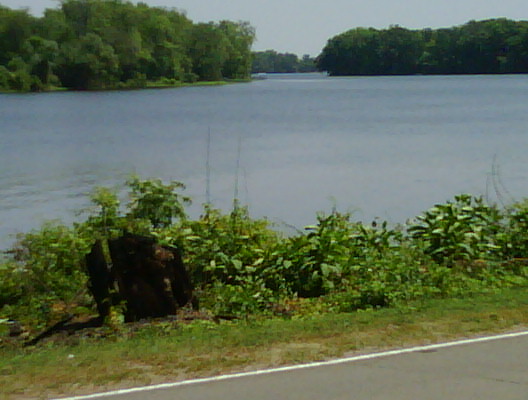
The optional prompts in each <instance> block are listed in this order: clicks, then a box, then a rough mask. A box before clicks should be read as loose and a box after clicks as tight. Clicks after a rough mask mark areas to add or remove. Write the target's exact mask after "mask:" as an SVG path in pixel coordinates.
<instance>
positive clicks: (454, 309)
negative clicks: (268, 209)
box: [0, 177, 528, 396]
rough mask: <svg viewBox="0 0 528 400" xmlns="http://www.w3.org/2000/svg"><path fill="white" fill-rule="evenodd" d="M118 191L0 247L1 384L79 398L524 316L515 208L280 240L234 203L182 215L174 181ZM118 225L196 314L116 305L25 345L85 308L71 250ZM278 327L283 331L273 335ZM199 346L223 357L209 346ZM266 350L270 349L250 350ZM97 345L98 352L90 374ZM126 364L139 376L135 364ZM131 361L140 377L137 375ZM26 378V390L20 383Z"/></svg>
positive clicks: (331, 218) (86, 297)
mask: <svg viewBox="0 0 528 400" xmlns="http://www.w3.org/2000/svg"><path fill="white" fill-rule="evenodd" d="M127 185H128V187H129V202H128V204H126V207H124V208H121V207H120V203H119V200H118V197H117V195H116V194H115V193H113V192H112V191H111V190H109V189H107V188H98V189H96V190H95V191H94V193H93V195H92V201H93V204H94V207H93V210H92V212H91V214H90V215H89V216H88V217H87V218H86V219H85V220H84V221H82V222H78V223H75V224H73V225H72V226H65V225H62V224H58V223H48V224H45V225H44V226H42V228H40V229H39V230H35V231H32V232H29V233H26V234H22V235H20V237H19V240H18V242H17V243H16V244H15V245H14V246H13V248H12V249H11V250H10V251H9V252H8V253H7V254H6V255H5V256H4V258H3V260H2V262H1V264H0V352H1V353H2V357H1V359H2V362H1V363H0V372H1V373H0V382H2V387H3V388H9V389H8V390H9V391H10V392H9V393H11V394H12V395H13V396H15V395H16V394H17V393H18V394H24V395H28V393H30V392H31V391H32V390H34V391H35V390H36V391H39V390H40V391H43V390H46V391H50V393H51V392H53V391H54V390H55V391H57V390H58V391H59V392H60V391H61V390H66V392H68V391H69V390H72V389H71V385H72V384H73V383H74V382H77V381H78V386H76V387H77V391H78V390H79V388H81V389H82V388H84V389H85V390H86V388H87V387H89V385H90V384H95V385H96V386H97V387H113V386H112V385H117V386H123V385H125V386H126V385H127V382H128V385H130V384H132V383H137V382H147V383H148V382H158V381H159V380H163V379H169V378H170V379H176V378H175V376H176V375H173V374H170V373H167V372H163V370H164V369H167V370H171V371H178V373H177V375H178V376H180V377H181V376H185V377H194V376H205V375H208V374H214V373H217V372H219V371H232V370H237V369H238V368H243V367H244V366H250V365H257V366H258V365H277V364H283V363H291V362H299V361H304V360H313V359H320V358H321V357H323V358H324V357H332V356H338V355H341V354H343V353H345V352H349V351H358V350H361V349H366V348H369V347H380V346H381V347H387V346H389V347H390V346H397V345H401V344H404V343H418V342H423V340H424V338H426V339H427V341H436V340H440V339H443V338H451V337H454V336H457V335H467V334H472V333H475V332H480V331H486V332H488V331H490V332H491V331H501V330H505V329H516V328H519V327H520V326H523V325H526V324H527V323H528V321H527V320H526V316H527V315H528V313H527V312H526V311H527V308H526V307H527V304H528V300H527V299H526V296H525V295H524V293H525V292H526V290H525V289H526V287H527V284H528V262H527V258H526V256H527V254H528V236H527V235H528V233H527V232H528V229H527V224H528V204H527V203H526V202H525V201H524V202H520V203H517V204H512V205H511V206H507V207H498V206H495V205H490V204H487V203H486V202H485V201H484V200H483V199H481V198H476V197H473V196H470V195H459V196H456V197H455V198H454V199H453V200H452V201H449V202H446V203H445V204H438V205H436V206H434V207H432V208H431V209H429V210H427V211H426V212H424V213H423V214H422V215H421V216H419V217H417V218H415V219H414V220H413V221H412V222H410V223H408V224H407V225H404V226H394V227H391V226H389V225H388V224H387V223H385V222H379V221H378V222H376V223H373V224H369V225H365V224H362V223H358V222H354V221H353V219H352V216H351V215H349V214H346V213H345V214H344V213H340V212H338V211H337V210H333V211H332V212H330V213H328V214H323V213H320V214H318V217H317V224H315V225H313V226H308V227H306V228H305V229H304V230H303V231H302V232H301V231H300V232H298V234H295V235H292V236H284V235H282V234H281V233H279V232H277V231H276V230H274V229H272V228H273V227H272V226H270V224H269V223H268V221H267V220H264V219H254V218H251V216H250V215H249V214H248V212H247V210H246V209H245V208H243V207H240V206H239V205H238V204H237V203H236V202H235V204H234V208H233V210H232V211H231V212H230V213H227V214H225V213H222V212H221V211H219V210H215V209H213V208H212V207H210V206H206V207H205V208H204V210H203V215H202V216H201V217H200V218H198V219H190V218H188V216H187V215H186V213H185V204H187V203H188V202H189V201H190V199H188V198H186V197H185V196H183V194H182V189H183V185H182V184H181V183H178V182H170V183H163V182H162V181H160V180H157V179H150V180H141V179H139V178H137V177H136V178H131V179H130V180H129V181H128V182H127ZM125 231H126V232H129V233H134V234H141V235H146V236H149V237H152V238H154V239H155V240H156V241H157V242H158V243H160V244H165V245H172V246H176V247H178V248H179V249H181V250H182V252H183V260H184V263H185V266H186V268H187V271H188V273H189V276H190V277H191V281H192V284H193V286H194V290H195V296H196V297H197V300H198V303H199V308H195V309H194V310H191V309H190V308H189V309H188V308H182V309H181V310H180V311H179V312H178V315H179V316H176V317H174V318H169V319H157V320H151V321H150V322H147V321H143V322H141V321H140V322H137V323H133V324H125V323H124V322H123V321H124V318H123V315H124V313H125V312H126V304H123V303H121V304H116V305H113V306H112V310H111V312H110V313H109V315H108V317H107V319H106V320H105V321H104V323H103V325H102V326H100V327H99V328H94V329H87V330H83V331H80V332H78V333H76V334H73V335H72V336H68V335H67V336H64V335H59V337H58V338H57V337H56V338H53V337H52V338H48V339H47V340H44V341H43V342H42V343H39V344H37V345H36V346H37V347H36V348H35V347H24V346H23V345H24V343H27V339H29V338H31V337H34V335H35V334H36V333H38V332H41V331H42V330H44V329H45V328H47V327H49V326H52V325H54V324H56V323H57V322H58V321H61V320H63V319H64V318H65V317H68V318H72V317H75V318H77V320H82V319H83V318H87V317H89V316H90V315H94V314H95V313H96V309H95V308H96V307H95V301H94V299H93V297H92V295H91V292H90V290H89V289H88V275H87V271H86V269H85V268H86V267H85V261H84V260H85V256H86V254H87V253H88V252H89V249H90V247H91V246H92V244H93V243H94V241H95V240H96V239H99V240H101V239H111V238H115V237H118V236H120V235H122V234H123V232H125ZM449 299H451V300H449ZM222 321H224V322H222ZM270 330H271V331H273V332H277V334H276V335H270V334H269V332H270ZM290 331H291V332H290ZM279 332H280V334H279ZM284 332H290V333H291V334H290V333H288V335H287V336H288V338H286V337H285V334H284ZM376 332H377V333H376ZM71 334H72V333H71V332H70V335H71ZM280 338H282V339H280ZM217 341H218V343H217ZM200 343H201V344H200ZM206 343H207V345H206V346H205V344H206ZM212 343H213V344H214V343H216V344H214V345H212ZM288 343H298V345H297V346H295V345H290V344H288ZM202 345H204V346H205V347H203V348H202V347H200V346H202ZM131 346H132V347H131ZM211 346H213V347H214V346H218V349H220V348H221V349H222V351H219V352H216V350H215V351H213V352H211ZM291 346H293V347H291ZM270 347H272V348H276V349H284V354H283V353H280V354H278V353H277V357H276V358H275V359H273V360H272V359H269V360H268V359H265V357H264V358H263V354H268V355H269V354H270V353H269V349H270ZM131 348H137V349H138V350H137V352H136V351H134V352H131V350H130V349H131ZM126 349H128V350H126ZM155 349H157V350H155ZM226 349H227V350H226ZM296 349H297V350H296ZM225 351H227V353H226V352H225ZM277 351H278V350H277ZM281 351H282V350H281ZM99 352H103V353H105V354H107V356H104V358H105V360H106V361H105V363H106V364H105V367H104V368H103V369H101V368H100V365H101V364H100V363H101V357H102V353H99ZM221 353H222V354H221ZM69 354H77V356H78V357H79V358H77V359H75V362H73V361H72V369H71V370H69V372H68V373H65V374H61V376H60V377H58V376H57V373H56V371H57V368H56V367H53V365H55V364H54V363H63V362H64V360H63V358H64V357H68V356H69ZM171 354H172V355H171ZM169 355H170V356H169ZM77 356H76V357H77ZM138 357H139V358H138ZM139 359H141V365H142V367H141V368H140V369H138V368H136V367H133V366H134V365H138V363H139V362H140V361H139ZM90 360H91V361H90ZM123 360H126V363H125V364H126V365H125V364H123ZM92 364H93V366H92V367H89V368H88V369H90V368H91V370H93V371H92V372H93V373H92V372H91V373H89V374H88V375H86V376H87V378H86V379H80V378H79V376H78V373H79V374H80V373H81V372H80V371H81V370H83V371H85V370H86V368H84V367H86V366H90V365H92ZM95 364H97V367H96V366H95ZM57 365H58V364H57ZM129 366H130V368H129ZM154 366H157V367H156V368H154ZM145 368H148V369H149V370H152V374H150V373H149V374H143V373H142V372H141V371H144V370H145ZM152 368H154V369H152ZM103 370H104V371H106V372H104V373H103V374H99V373H97V371H103ZM140 370H141V371H140ZM53 371H55V372H53ZM75 371H77V372H75ZM111 371H113V372H112V373H110V372H111ZM35 374H37V375H38V376H39V380H37V381H36V382H35V383H33V384H28V386H27V387H25V388H24V387H21V386H20V385H19V383H21V382H27V380H28V378H27V377H28V376H31V377H33V378H34V377H35ZM82 374H85V372H82ZM14 378H16V379H14ZM33 378H32V379H33ZM83 382H84V383H83ZM4 383H5V385H4ZM79 385H80V386H79ZM108 385H109V386H108ZM6 390H7V389H6ZM81 391H82V390H81Z"/></svg>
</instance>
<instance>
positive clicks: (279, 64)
mask: <svg viewBox="0 0 528 400" xmlns="http://www.w3.org/2000/svg"><path fill="white" fill-rule="evenodd" d="M315 71H317V68H316V66H315V59H313V58H311V57H310V56H309V55H308V54H305V55H304V56H303V57H302V58H301V59H299V57H297V55H296V54H292V53H277V52H276V51H275V50H266V51H257V52H255V53H253V67H252V69H251V72H252V73H261V72H267V73H292V72H315Z"/></svg>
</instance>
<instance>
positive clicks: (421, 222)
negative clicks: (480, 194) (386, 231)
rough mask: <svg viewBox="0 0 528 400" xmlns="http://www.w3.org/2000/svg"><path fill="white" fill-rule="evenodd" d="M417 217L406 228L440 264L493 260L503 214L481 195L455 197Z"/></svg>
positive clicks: (497, 247)
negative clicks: (488, 203)
mask: <svg viewBox="0 0 528 400" xmlns="http://www.w3.org/2000/svg"><path fill="white" fill-rule="evenodd" d="M417 220H418V222H417V223H416V224H414V225H411V226H409V228H408V231H409V233H410V235H411V237H412V238H413V239H414V240H415V241H416V244H417V245H419V246H423V248H424V251H425V253H426V254H428V255H430V256H431V257H432V259H433V260H434V261H436V262H437V263H439V264H444V265H448V266H453V264H454V263H455V262H457V261H468V260H476V259H494V258H496V255H497V254H499V250H500V246H499V245H498V237H497V234H498V233H499V232H500V231H501V229H503V226H502V224H501V223H502V221H501V220H502V215H501V213H500V212H499V210H498V209H497V207H495V206H489V205H486V204H485V203H484V201H483V199H482V198H476V197H472V196H470V195H467V194H462V195H459V196H455V201H454V202H447V203H446V204H438V205H436V206H434V207H433V208H431V209H430V210H428V211H426V212H425V213H424V214H423V215H422V216H419V217H418V218H417Z"/></svg>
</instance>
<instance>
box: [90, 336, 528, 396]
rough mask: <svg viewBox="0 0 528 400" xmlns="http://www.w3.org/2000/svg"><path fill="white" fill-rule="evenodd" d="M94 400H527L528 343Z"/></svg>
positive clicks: (467, 347)
mask: <svg viewBox="0 0 528 400" xmlns="http://www.w3.org/2000/svg"><path fill="white" fill-rule="evenodd" d="M91 398H92V399H112V400H125V399H126V400H140V399H141V400H143V399H149V400H344V399H347V400H351V399H353V400H367V399H368V400H458V399H460V400H472V399H475V400H477V399H478V400H488V399H489V400H528V336H526V335H525V336H519V337H509V338H502V339H499V340H492V341H487V342H477V343H471V344H463V345H457V346H453V347H445V348H432V349H431V348H427V349H422V350H413V351H412V352H407V353H403V354H391V355H387V356H383V357H378V358H373V359H368V360H359V361H350V362H345V363H342V364H333V365H324V366H315V367H310V368H302V369H293V370H287V371H282V372H272V373H265V374H261V375H254V376H242V377H235V378H229V379H222V380H219V381H212V382H202V383H193V384H185V385H182V386H178V387H174V388H165V389H157V390H149V391H141V392H136V393H127V394H113V395H111V396H109V397H107V396H102V397H91Z"/></svg>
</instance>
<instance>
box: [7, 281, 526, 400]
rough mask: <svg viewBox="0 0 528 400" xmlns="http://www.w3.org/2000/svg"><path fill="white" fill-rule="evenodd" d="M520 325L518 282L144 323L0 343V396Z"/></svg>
mask: <svg viewBox="0 0 528 400" xmlns="http://www.w3.org/2000/svg"><path fill="white" fill-rule="evenodd" d="M526 327H528V291H527V290H526V288H521V289H508V290H503V291H500V292H495V293H490V294H486V295H478V296H472V297H467V298H464V299H448V300H431V301H421V302H416V303H410V304H406V305H403V306H400V307H397V308H391V309H380V310H377V311H362V312H356V313H350V314H322V315H317V314H316V315H308V316H303V317H294V318H292V319H280V318H273V319H263V320H248V321H238V322H229V323H220V324H214V323H212V322H210V321H202V320H199V321H195V322H193V323H191V324H189V325H179V327H177V328H176V329H174V328H173V327H172V326H170V325H169V324H166V325H163V324H161V325H156V326H152V325H146V326H145V327H143V328H141V329H138V330H136V331H135V332H134V333H131V332H126V331H123V332H116V334H115V335H114V336H111V337H110V339H108V338H107V339H105V340H100V339H99V340H94V339H80V338H77V342H76V343H71V342H72V341H71V340H69V341H68V340H67V341H66V342H65V343H63V344H57V343H47V344H46V343H44V344H42V345H40V346H37V347H34V348H25V349H22V350H21V349H7V348H4V349H0V388H1V389H0V398H5V399H22V398H23V399H31V398H35V399H39V398H51V397H60V396H67V395H72V394H85V393H91V392H99V391H105V390H110V389H116V388H126V387H133V386H139V385H146V384H155V383H160V382H166V381H177V380H183V379H189V378H197V377H207V376H212V375H216V374H220V373H229V372H236V371H247V370H252V369H257V368H266V367H276V366H279V365H286V364H295V363H301V362H309V361H315V360H324V359H329V358H335V357H341V356H345V355H351V354H355V353H365V352H371V351H376V350H382V349H389V348H397V347H403V346H410V345H416V344H429V343H437V342H441V341H446V340H451V339H455V338H460V337H472V336H477V335H482V334H491V333H499V332H504V331H513V330H522V329H526ZM124 329H126V328H124ZM66 343H68V344H66Z"/></svg>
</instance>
